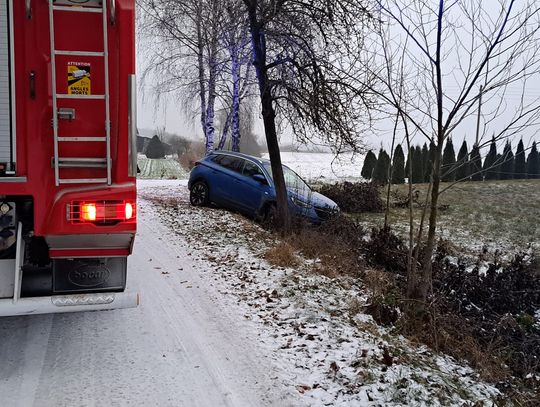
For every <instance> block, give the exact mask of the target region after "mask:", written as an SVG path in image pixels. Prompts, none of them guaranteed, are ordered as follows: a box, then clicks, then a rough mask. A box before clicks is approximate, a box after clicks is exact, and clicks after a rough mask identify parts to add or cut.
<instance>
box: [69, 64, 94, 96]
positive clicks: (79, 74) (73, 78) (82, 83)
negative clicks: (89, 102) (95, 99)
mask: <svg viewBox="0 0 540 407" xmlns="http://www.w3.org/2000/svg"><path fill="white" fill-rule="evenodd" d="M67 74H68V79H67V80H68V95H91V94H92V87H91V84H92V81H91V78H90V64H89V63H87V62H68V67H67Z"/></svg>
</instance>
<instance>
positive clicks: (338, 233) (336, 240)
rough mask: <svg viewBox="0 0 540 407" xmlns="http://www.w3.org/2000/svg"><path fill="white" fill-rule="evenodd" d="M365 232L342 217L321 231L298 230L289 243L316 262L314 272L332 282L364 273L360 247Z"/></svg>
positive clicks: (328, 223)
mask: <svg viewBox="0 0 540 407" xmlns="http://www.w3.org/2000/svg"><path fill="white" fill-rule="evenodd" d="M363 235H364V233H363V229H362V228H361V226H359V225H358V224H357V223H356V222H354V221H352V220H350V219H349V218H347V217H344V216H340V217H337V218H335V219H333V220H331V221H328V222H326V223H324V224H323V225H321V226H319V227H316V228H314V227H311V228H303V229H298V230H296V233H294V234H293V235H292V236H290V237H289V238H288V242H289V243H290V244H291V245H292V246H293V247H295V248H296V250H298V251H299V252H300V253H301V254H302V255H303V256H304V257H306V258H308V259H316V260H318V262H317V263H316V265H315V267H314V271H315V272H317V273H318V274H322V275H325V276H327V277H330V278H335V277H337V276H343V275H349V276H350V275H353V276H354V275H358V273H359V271H360V270H361V269H363V261H362V259H361V256H360V251H359V250H360V244H361V241H362V237H363Z"/></svg>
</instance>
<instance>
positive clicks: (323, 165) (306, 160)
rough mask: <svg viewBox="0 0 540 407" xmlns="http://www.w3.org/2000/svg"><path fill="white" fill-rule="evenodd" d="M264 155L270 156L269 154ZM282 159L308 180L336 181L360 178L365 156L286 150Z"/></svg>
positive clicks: (265, 156)
mask: <svg viewBox="0 0 540 407" xmlns="http://www.w3.org/2000/svg"><path fill="white" fill-rule="evenodd" d="M263 157H264V158H268V154H265V155H264V156H263ZM281 161H282V162H283V164H285V165H286V166H288V167H290V168H291V169H292V170H294V171H295V172H297V173H298V174H299V175H300V176H301V177H302V178H304V179H305V180H306V181H308V182H336V181H344V180H350V179H360V178H361V175H360V173H361V172H362V166H363V164H364V156H363V155H359V154H357V155H353V154H351V153H343V154H340V155H339V156H337V157H336V156H334V155H333V154H329V153H300V152H285V153H281Z"/></svg>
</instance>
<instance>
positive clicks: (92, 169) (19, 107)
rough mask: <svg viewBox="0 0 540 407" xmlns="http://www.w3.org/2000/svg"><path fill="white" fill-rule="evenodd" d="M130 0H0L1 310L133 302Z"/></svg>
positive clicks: (56, 309)
mask: <svg viewBox="0 0 540 407" xmlns="http://www.w3.org/2000/svg"><path fill="white" fill-rule="evenodd" d="M134 24H135V16H134V0H103V1H101V0H0V316H3V315H23V314H38V313H50V312H71V311H81V310H99V309H112V308H121V307H131V306H135V305H136V304H137V302H138V296H137V294H136V293H131V292H128V291H125V287H126V271H127V257H128V255H129V254H130V253H131V250H132V247H133V240H134V237H135V231H136V216H137V214H136V179H135V177H136V171H137V161H136V160H137V152H136V127H135V126H136V120H135V119H136V118H135V114H136V98H135V90H136V88H135V76H134V72H135V52H134V42H135V40H134Z"/></svg>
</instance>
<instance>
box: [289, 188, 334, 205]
mask: <svg viewBox="0 0 540 407" xmlns="http://www.w3.org/2000/svg"><path fill="white" fill-rule="evenodd" d="M288 192H289V196H290V197H291V198H297V199H299V200H301V201H303V202H306V203H310V204H311V205H313V206H315V207H317V208H328V209H338V205H337V204H336V203H335V202H334V201H332V200H331V199H330V198H328V197H326V196H324V195H323V194H319V193H318V192H315V191H310V190H305V189H304V190H300V189H289V190H288Z"/></svg>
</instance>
